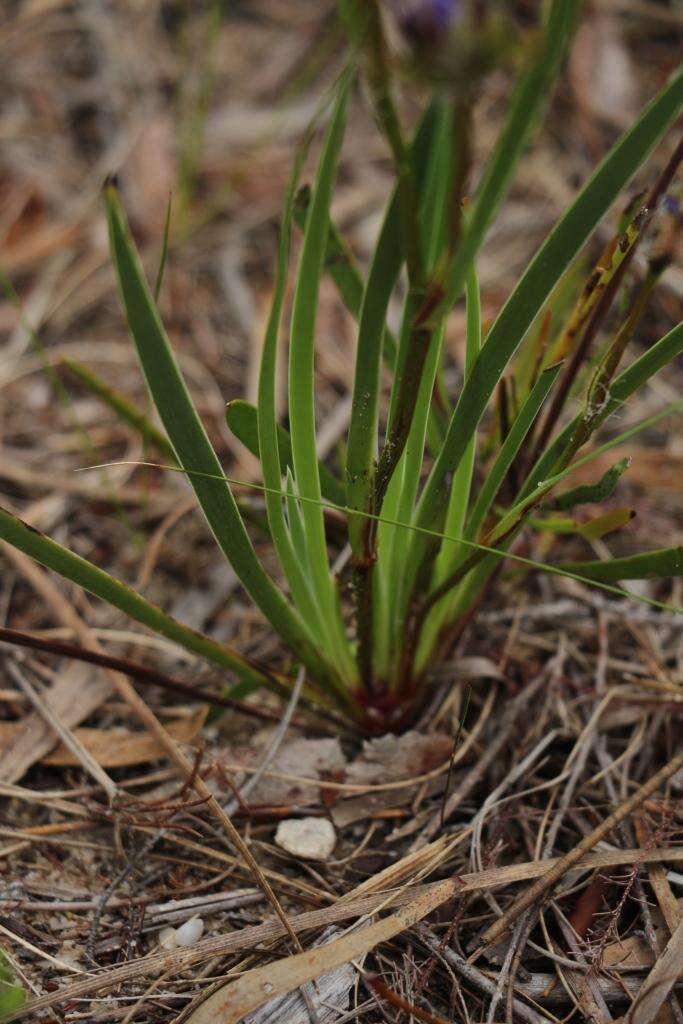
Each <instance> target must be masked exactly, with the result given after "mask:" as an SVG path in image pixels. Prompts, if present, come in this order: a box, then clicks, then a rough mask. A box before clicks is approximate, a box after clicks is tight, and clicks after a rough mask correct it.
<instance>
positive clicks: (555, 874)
mask: <svg viewBox="0 0 683 1024" xmlns="http://www.w3.org/2000/svg"><path fill="white" fill-rule="evenodd" d="M680 768H683V750H681V751H680V752H679V753H678V754H677V755H676V756H675V757H672V758H671V760H670V761H669V762H668V764H665V765H664V767H663V768H661V769H660V770H659V771H658V772H657V773H656V774H655V775H653V776H652V778H651V779H648V781H647V782H645V783H644V784H643V785H642V786H640V787H639V788H638V789H637V790H636V791H635V793H633V794H632V796H630V797H628V799H627V800H624V801H623V803H621V804H620V805H619V806H618V807H617V809H616V810H615V811H613V812H612V814H610V815H609V816H608V817H607V818H605V820H604V821H603V822H601V823H600V824H599V825H598V826H597V828H594V829H593V831H592V832H589V834H588V835H587V836H585V837H584V838H583V839H582V840H581V842H580V843H577V845H576V846H575V847H574V849H573V850H570V851H569V853H567V854H566V855H565V856H564V857H561V858H560V859H559V861H557V862H556V863H555V864H554V865H553V867H552V868H550V870H549V871H548V872H547V873H546V874H544V875H543V877H542V878H539V879H538V881H537V882H534V884H533V885H532V886H530V887H529V888H528V889H527V891H526V892H524V893H522V895H521V896H519V897H518V898H517V899H516V900H515V901H514V903H513V904H512V906H510V907H508V909H507V910H506V911H505V913H504V914H503V915H502V917H499V918H498V920H497V921H495V922H494V923H493V924H492V925H491V926H490V927H489V928H487V929H486V931H485V932H484V933H483V935H482V936H481V943H482V946H488V945H490V944H491V943H493V942H496V941H497V940H498V939H499V938H500V937H501V936H502V935H503V934H504V933H505V932H506V931H507V930H508V928H510V927H511V925H512V924H513V923H514V922H515V921H516V920H517V918H518V917H519V915H520V914H523V913H524V911H525V910H528V909H529V908H530V907H532V906H533V905H534V904H535V903H536V902H537V901H538V900H540V899H542V897H544V896H545V894H546V893H547V892H548V891H549V890H550V889H552V888H553V886H555V885H556V884H557V883H558V882H559V881H560V879H561V878H562V876H563V875H565V874H566V873H567V871H569V869H570V868H572V867H574V865H575V864H577V863H578V862H579V861H580V860H581V858H582V857H584V856H585V854H587V853H588V852H589V851H590V850H592V849H593V847H594V846H595V845H596V844H597V843H599V842H600V840H601V839H604V838H605V836H607V835H609V833H610V832H611V831H612V829H613V828H616V826H617V825H619V824H620V823H621V822H622V821H624V820H625V819H626V818H628V817H629V815H630V814H632V813H633V811H635V810H636V809H637V808H638V807H640V806H641V804H642V803H643V802H644V801H645V800H647V798H648V797H649V796H652V794H653V793H655V792H656V791H657V790H658V789H659V787H660V786H661V785H662V784H663V783H664V782H666V781H667V780H668V779H670V778H671V777H672V775H675V774H676V772H677V771H678V770H679V769H680ZM479 952H480V950H478V951H477V953H479Z"/></svg>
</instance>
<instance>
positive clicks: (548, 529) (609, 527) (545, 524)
mask: <svg viewBox="0 0 683 1024" xmlns="http://www.w3.org/2000/svg"><path fill="white" fill-rule="evenodd" d="M634 516H635V512H634V511H633V509H631V508H615V509H612V510H611V511H610V512H605V514H604V515H601V516H595V517H594V518H593V519H587V520H586V521H585V522H581V521H580V520H578V519H573V518H571V517H568V516H553V515H551V516H543V517H542V518H536V517H534V518H532V519H529V526H530V527H531V528H532V529H533V530H540V531H542V532H545V533H558V534H576V535H577V536H579V537H583V538H584V539H585V540H599V539H600V538H601V537H606V536H607V534H608V533H614V531H615V530H620V529H621V528H622V527H623V526H626V525H627V524H628V523H630V522H631V520H632V519H633V517H634Z"/></svg>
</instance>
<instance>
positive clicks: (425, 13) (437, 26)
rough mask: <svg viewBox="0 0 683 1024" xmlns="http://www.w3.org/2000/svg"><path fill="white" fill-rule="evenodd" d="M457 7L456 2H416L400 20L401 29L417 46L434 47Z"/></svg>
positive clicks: (426, 0)
mask: <svg viewBox="0 0 683 1024" xmlns="http://www.w3.org/2000/svg"><path fill="white" fill-rule="evenodd" d="M459 6H460V4H459V2H458V0H417V2H415V3H413V4H412V5H411V7H410V10H409V11H408V12H407V13H406V14H405V15H404V16H403V18H402V19H401V29H402V31H403V33H404V35H405V36H406V38H407V39H408V40H409V41H410V42H411V43H414V44H415V45H417V46H420V45H435V44H437V43H438V42H439V41H440V40H441V39H442V38H443V37H444V35H445V34H446V32H447V31H448V29H449V28H450V25H451V23H452V21H453V19H454V18H455V15H456V14H457V12H458V7H459Z"/></svg>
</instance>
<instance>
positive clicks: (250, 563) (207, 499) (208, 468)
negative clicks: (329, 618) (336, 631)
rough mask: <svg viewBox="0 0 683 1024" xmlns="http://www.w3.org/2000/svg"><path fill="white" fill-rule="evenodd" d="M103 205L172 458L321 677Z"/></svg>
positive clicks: (275, 620) (252, 586) (250, 585)
mask: <svg viewBox="0 0 683 1024" xmlns="http://www.w3.org/2000/svg"><path fill="white" fill-rule="evenodd" d="M106 206H107V217H108V221H109V234H110V240H111V248H112V255H113V259H114V264H115V267H116V272H117V276H118V282H119V289H120V292H121V298H122V300H123V304H124V307H125V310H126V315H127V318H128V326H129V329H130V333H131V336H132V339H133V341H134V343H135V347H136V349H137V353H138V357H139V359H140V364H141V366H142V369H143V372H144V375H145V379H146V380H147V386H148V388H149V391H150V394H151V395H152V398H153V400H154V403H155V405H156V408H157V411H158V413H159V416H160V418H161V422H162V423H163V425H164V427H165V429H166V433H167V434H168V436H169V439H170V441H171V443H172V445H173V448H174V451H175V454H176V458H177V460H178V463H179V464H180V466H182V467H183V469H185V470H186V471H188V472H189V473H190V477H189V479H190V483H191V484H192V487H193V489H194V491H195V494H196V495H197V499H198V501H199V504H200V506H201V508H202V511H203V512H204V515H205V516H206V519H207V522H208V523H209V526H210V527H211V530H212V532H213V535H214V537H215V538H216V541H217V542H218V545H219V546H220V548H221V550H222V551H223V552H224V554H225V555H226V557H227V558H228V560H229V561H230V564H231V565H232V567H233V568H234V570H235V572H236V573H237V575H238V577H239V579H240V581H241V582H242V584H243V586H244V588H245V589H246V590H247V592H248V593H249V595H250V596H251V598H252V600H253V601H254V602H255V604H256V605H257V606H258V607H259V608H260V609H261V611H262V612H263V614H264V615H265V617H266V618H267V619H268V621H269V622H270V623H271V625H272V626H273V627H274V629H276V630H277V632H278V633H279V634H280V636H281V637H282V638H283V639H284V641H285V642H286V643H287V644H289V646H290V647H291V649H292V650H293V651H294V652H295V653H296V654H297V655H298V656H299V657H300V658H301V660H302V661H303V662H304V663H305V664H306V665H307V667H308V668H309V669H310V670H311V673H312V675H313V676H314V677H316V678H317V679H318V681H323V680H325V679H326V678H327V677H329V670H328V669H327V668H326V666H325V665H324V664H321V659H320V657H319V656H318V654H317V652H316V651H315V650H314V648H313V647H312V646H311V644H310V642H309V639H308V633H307V630H306V628H305V626H304V625H303V623H302V622H301V620H300V618H299V616H298V614H297V613H296V611H295V610H294V609H293V608H292V607H291V605H290V604H289V603H288V601H287V599H286V598H285V596H284V594H282V592H281V591H280V590H279V589H278V588H277V587H276V586H275V584H274V583H273V581H272V580H271V579H270V577H269V576H268V575H267V573H266V572H265V571H264V569H263V567H262V566H261V563H260V562H259V560H258V558H257V557H256V553H255V552H254V549H253V547H252V544H251V541H250V539H249V536H248V534H247V531H246V529H245V526H244V523H243V521H242V517H241V516H240V513H239V509H238V508H237V505H236V503H235V499H234V497H233V495H232V492H231V490H230V487H229V486H228V484H227V483H225V481H224V480H221V479H215V477H216V476H218V477H222V476H223V473H222V469H221V465H220V462H219V461H218V458H217V456H216V453H215V452H214V450H213V448H212V446H211V443H210V441H209V439H208V437H207V435H206V431H205V430H204V426H203V424H202V422H201V420H200V419H199V416H198V414H197V411H196V409H195V407H194V404H193V402H192V399H191V397H190V394H189V392H188V390H187V387H186V385H185V381H184V380H183V377H182V374H181V373H180V369H179V368H178V365H177V363H176V360H175V357H174V355H173V352H172V350H171V346H170V343H169V340H168V337H167V335H166V332H165V330H164V327H163V324H162V322H161V318H160V317H159V313H158V311H157V308H156V306H155V304H154V301H153V299H152V295H151V293H150V290H149V286H148V284H147V281H146V279H145V276H144V273H143V270H142V266H141V263H140V259H139V257H138V254H137V251H136V249H135V246H134V244H133V241H132V239H131V237H130V233H129V231H128V227H127V223H126V218H125V214H124V211H123V208H122V206H121V203H120V201H119V198H118V195H117V193H116V190H115V188H114V187H113V186H109V187H108V188H107V190H106ZM192 471H196V472H195V473H194V474H192ZM201 474H206V475H201Z"/></svg>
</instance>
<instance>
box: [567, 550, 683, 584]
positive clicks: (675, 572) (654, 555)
mask: <svg viewBox="0 0 683 1024" xmlns="http://www.w3.org/2000/svg"><path fill="white" fill-rule="evenodd" d="M558 568H559V569H562V570H564V571H565V572H571V573H574V574H575V575H576V576H583V577H585V578H586V579H587V580H596V581H599V582H601V583H618V582H619V580H648V579H663V578H665V577H671V576H683V548H680V547H678V548H660V549H659V550H657V551H644V552H642V553H641V554H639V555H629V556H627V557H626V558H610V559H609V561H605V562H563V563H562V564H560V565H559V566H558Z"/></svg>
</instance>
